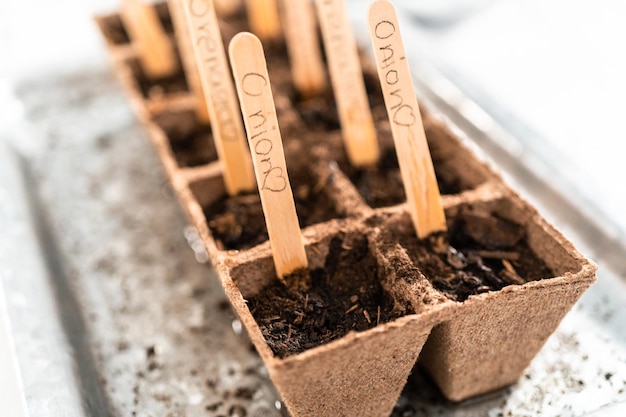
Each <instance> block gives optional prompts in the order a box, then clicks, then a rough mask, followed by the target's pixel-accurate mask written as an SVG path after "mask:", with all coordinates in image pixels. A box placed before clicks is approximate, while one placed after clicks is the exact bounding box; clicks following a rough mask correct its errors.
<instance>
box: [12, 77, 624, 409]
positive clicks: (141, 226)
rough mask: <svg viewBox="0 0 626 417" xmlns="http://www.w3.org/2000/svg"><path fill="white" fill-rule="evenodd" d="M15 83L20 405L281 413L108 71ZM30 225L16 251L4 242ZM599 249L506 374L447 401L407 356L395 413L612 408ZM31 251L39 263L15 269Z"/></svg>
mask: <svg viewBox="0 0 626 417" xmlns="http://www.w3.org/2000/svg"><path fill="white" fill-rule="evenodd" d="M18 97H19V99H20V100H21V101H22V102H23V104H24V106H25V110H26V120H25V121H24V123H23V125H22V126H21V127H20V128H19V129H18V130H16V131H15V132H14V134H13V135H9V136H10V139H11V142H12V143H14V144H17V147H19V148H20V149H22V152H23V153H24V154H25V160H24V161H25V162H24V166H25V168H26V169H25V173H26V174H27V175H26V180H27V185H28V186H29V187H31V190H32V192H31V193H30V194H31V195H30V199H31V201H32V202H33V203H34V207H35V209H34V213H35V214H36V215H37V214H39V215H40V216H37V219H38V221H37V222H36V229H32V230H31V229H29V227H30V226H29V220H28V219H27V216H26V214H25V213H24V210H20V209H17V208H19V207H18V206H15V205H14V203H10V204H9V203H6V202H4V203H2V204H3V208H5V209H6V207H9V208H10V207H13V206H14V207H17V208H16V209H15V210H12V211H11V210H8V211H9V212H12V213H13V215H14V216H16V217H15V218H14V219H13V220H12V222H11V224H10V228H9V229H11V230H12V231H13V232H11V233H14V234H11V233H7V234H4V235H3V236H2V237H0V243H2V246H0V247H2V248H3V249H4V250H5V251H4V252H3V255H4V258H3V259H2V264H1V265H2V267H3V268H4V271H5V273H4V274H2V279H3V282H4V285H5V291H6V293H7V307H8V311H9V318H10V319H11V321H12V323H13V324H14V326H13V327H14V333H15V340H16V345H17V351H18V361H19V365H20V369H21V371H22V375H23V377H24V381H25V384H24V385H25V393H26V398H27V403H28V407H29V410H30V411H31V415H33V416H45V415H49V416H70V415H97V416H100V415H101V416H134V415H136V416H146V417H147V416H172V417H174V416H229V417H235V416H240V417H242V416H254V417H278V416H281V415H282V414H283V413H284V410H279V406H280V403H279V402H277V401H278V399H277V397H276V394H275V393H274V390H273V387H272V385H271V383H270V382H269V380H268V378H267V376H266V374H265V372H264V369H263V367H262V364H261V361H260V359H259V358H258V356H257V355H256V353H255V352H254V351H253V349H252V347H251V345H250V343H249V342H248V341H247V340H246V338H245V336H243V335H240V334H239V333H240V326H238V325H237V322H236V321H235V320H234V317H233V314H232V312H231V310H230V307H229V305H228V303H227V302H226V299H225V298H224V296H223V294H222V290H221V288H220V286H219V284H218V282H217V279H216V277H215V274H214V272H213V271H212V270H211V268H210V266H208V265H205V264H200V263H198V262H197V261H196V258H202V254H201V253H197V254H194V252H193V251H192V250H191V249H190V248H189V245H188V242H187V240H188V239H192V238H193V233H192V231H190V230H189V229H186V222H185V218H184V216H183V215H182V212H181V210H180V209H179V207H178V203H177V201H176V200H175V198H174V197H173V194H172V192H171V190H170V189H169V186H168V185H167V183H166V178H165V174H164V171H163V170H162V169H161V167H160V165H159V162H158V160H157V158H156V155H155V154H154V152H153V150H152V148H151V146H150V144H149V142H148V139H147V138H146V136H145V134H144V133H143V131H142V128H141V126H140V125H139V123H138V122H137V121H136V120H135V118H134V115H133V114H132V112H131V110H130V108H129V106H128V104H127V101H126V99H125V97H124V96H123V94H122V91H121V88H120V87H119V86H118V84H117V83H116V82H115V80H114V79H113V76H112V73H111V71H110V70H109V69H108V68H101V69H99V70H94V71H82V72H78V73H74V74H67V75H65V76H62V77H56V78H41V79H38V80H31V81H25V82H23V83H22V84H21V86H20V88H19V89H18ZM506 168H507V167H506V166H504V169H506ZM29 178H30V179H29ZM18 194H19V193H18ZM24 197H28V195H26V196H24ZM38 206H39V208H37V207H38ZM24 207H25V206H24ZM5 211H7V210H5ZM550 214H551V215H552V216H553V217H552V218H556V219H558V213H556V214H555V213H554V212H551V213H550ZM562 226H563V227H565V228H566V229H568V228H569V227H570V226H568V225H567V224H563V225H562ZM185 230H186V233H185ZM20 231H22V232H23V233H22V232H20ZM18 232H20V233H22V234H19V233H18ZM27 232H28V233H27ZM566 232H567V233H568V234H569V233H570V232H572V233H574V232H575V229H570V230H566ZM15 233H17V234H15ZM37 236H39V239H40V242H39V243H40V244H39V245H37V244H33V245H32V246H29V248H30V249H29V250H30V253H28V254H27V253H21V252H19V251H18V250H17V249H15V250H14V251H13V252H7V251H6V248H13V247H15V248H19V245H18V246H13V245H12V241H13V240H14V239H22V240H23V242H24V244H25V243H26V242H27V241H28V240H29V239H31V240H32V239H33V238H36V237H37ZM592 243H593V242H591V243H590V242H586V243H585V242H583V241H582V240H581V241H580V244H581V245H582V246H583V247H582V249H587V248H588V247H591V246H592V245H591V244H592ZM585 244H588V245H590V246H588V247H587V248H586V247H585ZM587 251H588V252H590V253H593V252H592V251H590V250H587ZM27 255H28V256H30V258H28V257H26V256H27ZM596 255H597V256H596V259H598V260H599V261H601V262H600V266H601V268H602V269H601V272H600V279H599V281H598V283H597V284H596V285H594V286H593V287H592V288H591V289H590V290H589V291H588V292H587V293H586V294H585V295H584V297H583V298H582V300H581V301H580V302H579V303H578V305H577V306H576V307H575V309H574V310H573V311H572V313H571V314H570V315H568V316H567V318H566V319H565V321H564V322H563V323H562V325H561V326H560V328H559V330H558V331H557V332H556V333H555V334H554V335H553V336H552V337H551V338H550V339H549V341H548V343H547V344H546V346H545V347H544V349H543V350H542V351H541V353H540V354H539V355H538V356H537V357H536V358H535V360H534V361H533V362H532V365H531V366H530V368H529V369H528V370H527V372H526V374H525V376H524V377H523V378H522V379H521V380H520V381H519V383H518V384H517V385H516V386H514V387H511V388H509V389H506V390H503V391H500V392H498V393H495V394H492V395H490V396H488V397H485V398H480V399H476V400H472V401H470V402H467V403H464V404H460V405H452V404H449V403H446V402H445V401H443V400H442V399H441V397H440V396H439V394H438V393H437V391H436V390H435V389H434V388H433V386H432V385H431V383H430V382H429V381H428V380H427V379H426V378H425V377H424V376H423V375H421V373H420V372H419V371H416V375H415V376H414V377H413V378H412V380H411V381H410V383H409V385H408V386H407V389H406V390H405V393H404V394H403V397H402V398H401V399H400V402H399V405H398V407H397V409H396V411H395V413H394V416H398V417H399V416H402V417H411V416H426V415H446V416H458V417H461V416H484V415H488V416H493V417H496V416H508V415H514V416H534V415H543V416H580V415H585V414H589V413H594V412H598V411H597V410H600V409H602V408H603V407H606V406H608V405H613V408H612V409H609V408H605V410H606V412H607V413H609V412H615V410H618V407H620V408H619V409H622V408H621V407H622V406H621V405H619V404H620V403H623V402H625V401H626V392H625V390H626V284H625V283H624V281H623V280H622V279H621V278H619V277H618V275H616V274H613V273H611V272H610V271H609V269H608V267H609V266H610V265H604V264H603V263H602V254H601V253H599V254H596ZM28 259H31V260H32V259H39V260H40V262H41V259H44V260H45V263H41V264H40V265H39V266H37V265H36V264H33V267H32V268H31V267H30V264H26V267H24V268H23V270H18V269H19V268H20V267H19V266H18V265H19V262H28ZM6 272H8V273H6ZM24 274H26V275H24ZM24 276H26V278H24ZM529 308H532V306H529ZM42 317H45V318H46V319H45V320H44V319H42ZM55 317H58V320H56V319H55ZM523 342H524V341H523V340H520V343H523Z"/></svg>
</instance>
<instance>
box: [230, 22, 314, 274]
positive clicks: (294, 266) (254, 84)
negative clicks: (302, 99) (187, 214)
mask: <svg viewBox="0 0 626 417" xmlns="http://www.w3.org/2000/svg"><path fill="white" fill-rule="evenodd" d="M229 50H230V60H231V64H232V68H233V73H234V75H235V84H236V86H237V93H238V95H239V101H240V103H241V111H242V113H243V117H244V123H245V125H246V131H247V136H248V145H249V146H250V151H251V153H252V160H253V162H254V170H255V174H256V178H257V186H258V187H259V194H260V195H261V204H262V206H263V213H264V214H265V223H266V225H267V232H268V235H269V238H270V244H271V246H272V254H273V257H274V265H275V267H276V273H277V274H278V276H279V277H280V278H284V277H286V276H288V275H289V274H291V273H292V272H295V271H297V270H302V269H306V268H307V267H308V262H307V258H306V253H305V251H304V244H303V243H302V235H301V232H300V226H299V224H298V217H297V215H296V207H295V203H294V200H293V193H292V191H291V186H290V184H289V177H288V176H287V164H286V162H285V153H284V150H283V143H282V138H281V135H280V130H279V128H278V119H277V117H276V108H275V105H274V98H273V96H272V89H271V86H270V81H269V76H268V73H267V63H266V61H265V55H264V52H263V46H262V45H261V41H260V40H259V39H258V38H257V37H256V36H254V35H252V34H251V33H240V34H238V35H237V36H235V37H234V38H233V40H232V41H231V43H230V47H229Z"/></svg>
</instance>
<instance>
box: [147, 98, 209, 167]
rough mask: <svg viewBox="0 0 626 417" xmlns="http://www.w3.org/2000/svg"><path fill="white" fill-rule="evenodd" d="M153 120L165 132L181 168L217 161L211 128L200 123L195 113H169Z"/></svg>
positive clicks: (188, 111) (187, 111) (186, 111)
mask: <svg viewBox="0 0 626 417" xmlns="http://www.w3.org/2000/svg"><path fill="white" fill-rule="evenodd" d="M153 120H154V122H155V123H156V124H157V125H159V127H161V129H163V131H164V132H165V134H166V136H167V138H168V141H169V143H170V146H171V148H172V152H173V153H174V156H175V157H176V162H177V163H178V166H179V167H181V168H183V167H195V166H201V165H207V164H209V163H211V162H213V161H216V160H217V157H218V156H217V150H216V149H215V143H214V142H213V135H212V133H211V127H210V126H209V125H207V124H203V123H201V122H200V121H198V119H197V117H196V114H195V112H194V111H192V110H185V111H178V112H175V111H167V112H164V113H161V114H158V115H156V116H154V119H153Z"/></svg>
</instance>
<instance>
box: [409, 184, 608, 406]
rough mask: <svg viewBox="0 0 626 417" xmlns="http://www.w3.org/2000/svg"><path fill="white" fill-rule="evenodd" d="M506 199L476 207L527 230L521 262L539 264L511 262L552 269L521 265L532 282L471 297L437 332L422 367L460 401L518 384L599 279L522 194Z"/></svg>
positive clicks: (458, 304) (452, 213) (450, 212)
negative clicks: (542, 270)
mask: <svg viewBox="0 0 626 417" xmlns="http://www.w3.org/2000/svg"><path fill="white" fill-rule="evenodd" d="M505 195H506V197H501V198H495V199H493V200H486V201H484V202H482V203H480V204H478V205H475V206H477V207H479V209H480V210H481V211H485V212H487V213H490V214H493V215H494V216H497V218H499V219H505V220H507V221H510V222H512V223H515V224H518V225H520V230H521V231H522V237H521V240H522V242H525V244H526V245H527V247H528V248H529V249H530V250H531V252H532V253H522V254H521V258H523V257H530V258H532V257H534V258H535V259H534V260H532V261H530V260H528V259H527V260H524V259H519V260H517V261H510V262H509V264H513V265H514V264H516V263H519V264H523V263H524V262H526V263H528V262H531V263H534V264H535V266H537V264H539V263H542V264H545V266H546V267H547V269H548V270H549V271H546V272H543V273H541V272H526V273H524V272H521V270H524V269H528V268H527V267H522V268H520V269H521V270H520V269H518V271H520V272H519V275H521V278H523V280H524V281H528V282H526V283H523V284H518V285H516V284H510V285H507V286H505V287H504V288H502V289H500V290H497V291H489V292H485V293H482V294H480V295H470V296H469V297H468V298H467V299H466V300H465V301H460V302H456V303H455V304H456V306H455V313H454V314H453V318H452V319H451V320H449V321H445V322H443V323H441V324H439V325H437V326H436V327H435V329H434V331H433V333H432V335H431V336H430V338H429V340H428V343H427V344H426V346H425V348H424V351H423V352H422V355H421V357H420V362H421V364H422V365H423V366H424V367H425V368H426V369H427V370H428V371H429V372H430V374H431V376H432V377H433V379H434V380H435V381H436V382H437V384H438V385H439V387H440V388H441V390H442V391H443V393H444V394H445V396H446V397H448V398H449V399H450V400H453V401H461V400H464V399H467V398H469V397H473V396H476V395H479V394H483V393H487V392H490V391H493V390H496V389H498V388H502V387H505V386H508V385H511V384H513V383H515V382H516V381H517V380H518V378H519V377H520V376H521V375H522V373H523V372H524V369H525V368H526V367H527V366H528V365H529V363H530V361H531V360H532V358H533V357H534V356H535V355H536V354H537V352H539V350H540V349H541V347H542V346H543V345H544V343H545V342H546V340H547V339H548V337H549V336H550V335H551V334H552V333H553V332H554V331H555V330H556V328H557V326H558V325H559V323H560V322H561V320H562V319H563V317H564V316H565V314H566V313H567V312H568V311H569V310H570V309H571V308H572V307H573V305H574V304H575V303H576V301H577V300H578V299H579V298H580V296H581V295H582V294H583V293H584V292H585V290H587V288H588V287H589V286H590V285H591V284H593V282H594V281H595V279H596V266H595V265H594V264H593V263H592V262H590V261H589V260H587V259H585V258H584V257H583V255H581V254H580V253H579V252H578V251H577V250H576V249H575V248H574V247H573V245H572V244H571V243H570V242H569V241H568V240H566V239H565V238H564V237H563V236H562V235H561V234H560V233H559V232H557V231H556V230H555V229H554V228H553V227H552V226H550V225H549V224H548V223H547V222H546V221H545V220H544V219H543V218H541V216H540V215H539V214H538V213H537V212H536V210H535V209H534V208H532V207H531V206H529V205H528V204H527V203H525V202H524V201H523V200H522V199H520V198H518V197H517V196H516V195H513V194H509V193H505ZM466 208H467V206H464V205H458V206H456V207H454V208H451V210H448V215H449V216H450V218H452V219H454V218H455V217H457V216H458V215H459V213H462V211H463V210H464V209H466ZM496 243H498V242H496ZM494 246H495V245H494ZM504 250H506V249H504ZM494 262H495V261H494ZM496 263H497V262H496ZM517 268H518V267H517V266H515V267H514V269H517ZM505 274H506V273H505ZM513 279H514V280H515V279H518V277H514V278H513ZM507 284H508V283H507Z"/></svg>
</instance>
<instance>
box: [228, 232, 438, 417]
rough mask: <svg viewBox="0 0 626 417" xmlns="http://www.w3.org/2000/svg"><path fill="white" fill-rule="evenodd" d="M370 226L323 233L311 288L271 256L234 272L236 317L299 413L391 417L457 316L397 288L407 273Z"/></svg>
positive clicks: (316, 241)
mask: <svg viewBox="0 0 626 417" xmlns="http://www.w3.org/2000/svg"><path fill="white" fill-rule="evenodd" d="M360 227H361V226H360V225H358V224H357V225H353V226H352V227H350V228H349V229H347V228H346V226H344V227H342V226H340V225H338V224H335V226H334V227H333V226H328V225H321V226H320V227H318V228H316V229H315V233H313V234H312V235H313V238H311V239H309V242H310V243H309V244H307V246H306V251H307V257H308V260H309V271H308V274H309V281H303V280H302V277H303V276H305V275H303V274H302V273H300V274H293V275H292V276H290V277H287V278H286V280H285V283H283V282H281V281H280V280H279V279H278V278H277V277H276V273H275V271H274V265H273V261H272V258H271V257H270V256H269V251H266V252H264V254H260V253H258V254H259V255H260V256H259V257H258V258H257V259H256V260H254V261H250V262H244V263H241V264H239V265H238V266H236V267H234V268H232V269H230V271H229V272H230V273H229V275H230V278H232V280H233V282H234V284H235V285H234V286H232V287H231V286H230V285H227V291H229V290H228V289H230V288H233V287H235V288H237V289H238V291H237V294H234V295H235V297H234V299H237V298H238V297H239V296H240V295H241V296H243V299H245V303H244V302H243V300H242V302H235V305H236V306H238V307H237V308H236V310H237V311H238V312H239V314H240V315H241V316H242V319H243V322H244V324H245V325H246V328H247V329H248V332H249V334H250V336H251V338H252V340H253V341H254V343H255V345H256V346H257V349H258V350H259V352H260V353H261V356H263V358H264V360H265V363H266V366H267V368H268V371H269V374H270V376H271V378H272V381H273V382H274V384H275V385H276V387H277V389H278V391H279V393H280V395H281V397H282V399H283V401H284V402H285V404H286V405H287V407H288V409H289V411H290V413H291V414H292V415H297V416H341V415H346V416H357V415H358V416H365V417H370V416H371V417H377V416H385V415H389V414H390V413H391V411H392V409H393V407H394V405H395V403H396V401H397V399H398V397H399V395H400V392H401V391H402V388H403V387H404V385H405V384H406V381H407V378H408V376H409V374H410V372H411V370H412V369H413V366H414V365H415V362H416V360H417V357H418V355H419V353H420V351H421V349H422V346H423V345H424V343H425V342H426V339H427V338H428V335H429V334H430V332H431V330H432V328H433V326H434V325H435V324H436V323H438V322H441V321H442V320H445V318H446V317H447V316H444V315H442V312H444V311H445V310H444V309H441V308H437V306H435V307H433V308H430V307H429V306H427V307H424V308H421V309H420V310H421V311H418V312H416V310H415V309H414V308H413V303H412V302H411V301H410V300H409V298H410V294H409V293H405V291H404V290H405V288H400V289H396V288H395V287H396V286H397V285H399V282H401V281H402V273H400V274H399V275H398V277H397V279H396V278H394V277H396V276H397V274H396V272H395V271H398V270H399V269H401V268H396V266H395V265H393V262H390V261H389V259H388V258H386V257H385V255H384V252H385V251H384V250H381V249H380V248H378V243H377V237H376V233H375V232H373V231H372V230H370V229H367V230H368V231H364V230H363V229H361V228H360ZM405 264H406V263H405ZM394 268H395V269H394ZM424 288H425V292H429V290H428V289H427V288H426V287H424ZM230 292H231V293H232V291H230ZM231 298H233V297H232V294H231ZM423 298H424V299H428V296H425V297H423ZM435 304H436V302H432V303H430V305H432V306H434V305H435ZM379 310H380V312H379Z"/></svg>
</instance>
